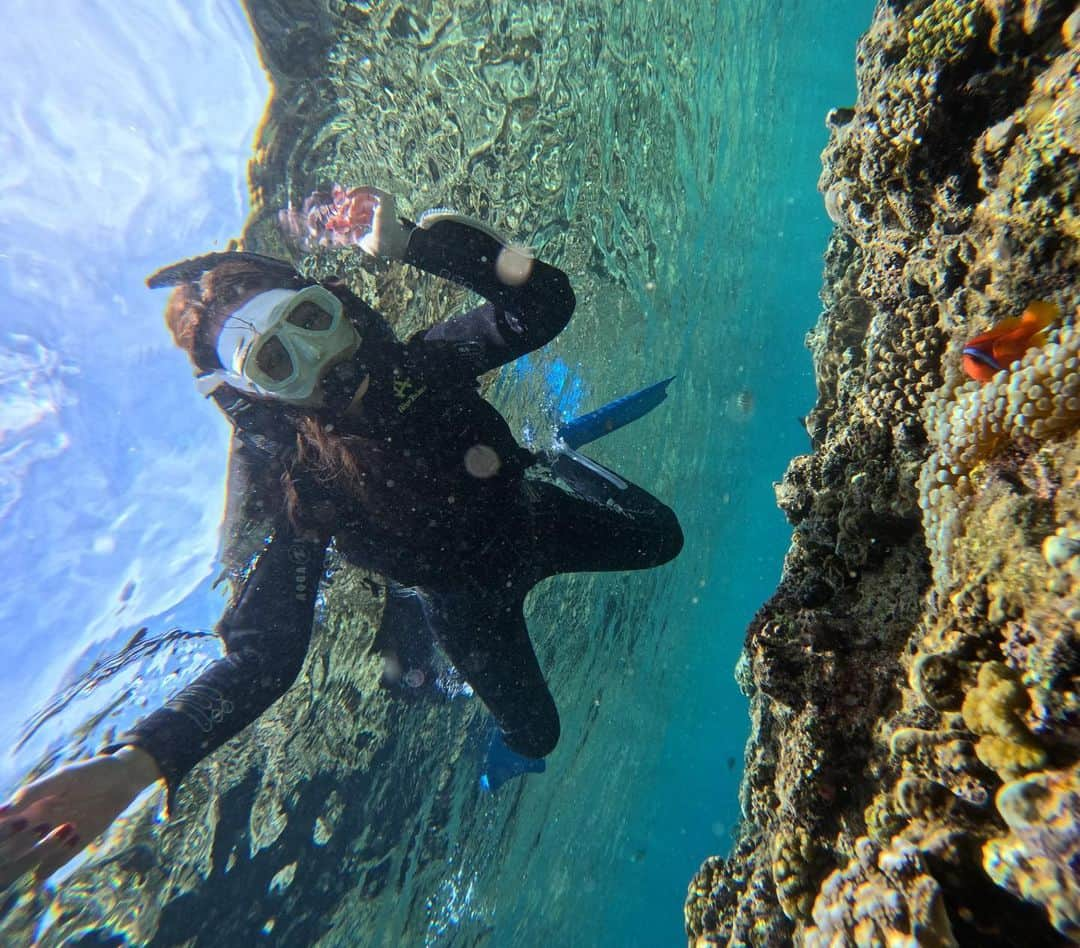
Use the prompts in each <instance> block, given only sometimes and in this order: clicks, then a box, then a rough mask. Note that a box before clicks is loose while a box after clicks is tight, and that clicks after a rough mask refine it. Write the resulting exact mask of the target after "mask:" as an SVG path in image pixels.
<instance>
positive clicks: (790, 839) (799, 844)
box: [772, 827, 814, 921]
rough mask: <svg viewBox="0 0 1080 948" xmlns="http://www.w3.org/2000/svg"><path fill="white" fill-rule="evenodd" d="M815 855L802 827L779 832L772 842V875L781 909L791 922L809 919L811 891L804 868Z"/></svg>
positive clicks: (812, 895)
mask: <svg viewBox="0 0 1080 948" xmlns="http://www.w3.org/2000/svg"><path fill="white" fill-rule="evenodd" d="M813 855H814V843H813V841H812V840H811V839H810V834H809V833H808V832H807V831H806V830H805V829H803V828H802V827H795V828H794V829H790V830H789V829H786V828H784V829H781V830H780V831H779V832H778V833H777V834H776V836H775V837H774V838H773V845H772V874H773V883H774V885H775V886H776V897H777V900H778V901H779V902H780V908H781V909H783V911H784V914H785V915H786V916H787V917H788V918H790V919H791V920H792V921H796V920H798V919H799V918H808V917H809V915H810V909H811V907H812V906H813V904H814V891H813V888H812V887H811V885H810V882H809V880H808V878H807V866H808V865H809V863H810V861H811V860H812V858H813Z"/></svg>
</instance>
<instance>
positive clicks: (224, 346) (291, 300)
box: [216, 285, 360, 405]
mask: <svg viewBox="0 0 1080 948" xmlns="http://www.w3.org/2000/svg"><path fill="white" fill-rule="evenodd" d="M305 304H312V305H314V306H315V307H317V309H318V310H319V311H320V312H321V313H322V314H323V315H325V316H326V317H328V322H327V324H326V325H325V326H323V325H321V323H322V322H323V320H320V319H316V322H317V323H319V324H320V325H318V326H317V327H313V328H307V327H305V326H304V325H302V323H301V321H300V320H298V319H297V315H298V314H299V313H300V311H301V308H302V307H304V306H305ZM359 343H360V334H359V333H358V332H357V331H356V328H355V327H354V326H353V324H352V322H351V321H350V320H349V319H348V318H347V317H346V316H345V308H344V306H343V305H342V302H341V300H339V299H338V298H337V297H336V296H335V295H334V294H333V293H331V292H330V291H329V290H327V289H326V288H325V287H322V286H318V285H315V286H308V287H305V288H304V289H302V290H280V289H279V290H266V291H264V292H262V293H259V294H258V295H257V296H254V297H252V298H251V299H250V300H248V301H247V302H246V303H245V304H244V305H243V306H241V307H240V309H238V310H237V311H236V312H235V313H233V314H232V315H231V316H229V318H228V319H226V320H225V324H224V326H223V327H222V329H221V332H220V333H219V335H218V339H217V345H216V349H217V355H218V359H219V361H220V362H221V364H222V366H223V372H222V373H221V376H220V378H221V379H222V380H223V381H226V382H228V383H229V384H230V385H231V386H233V387H234V388H236V389H239V390H240V391H244V392H250V393H252V394H254V395H261V396H266V397H270V398H278V399H281V400H282V401H286V402H289V403H291V404H296V405H312V404H318V403H319V401H320V400H321V398H320V396H319V395H318V393H317V392H316V389H317V387H318V385H319V383H320V381H321V380H322V379H323V377H324V376H325V374H326V372H327V370H328V369H329V368H330V367H331V366H333V365H335V364H337V363H338V362H340V361H342V359H345V358H347V357H348V356H349V355H351V354H352V353H353V352H355V351H356V348H357V346H358V345H359Z"/></svg>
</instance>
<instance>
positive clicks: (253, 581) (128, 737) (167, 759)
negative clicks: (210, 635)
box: [0, 451, 327, 888]
mask: <svg viewBox="0 0 1080 948" xmlns="http://www.w3.org/2000/svg"><path fill="white" fill-rule="evenodd" d="M241 454H243V452H241ZM237 460H238V457H237V453H236V452H235V451H234V457H233V461H234V462H236V461H237ZM239 460H240V461H241V463H240V464H236V463H234V464H233V465H231V466H230V489H232V488H235V487H237V484H236V483H235V480H236V477H235V476H236V475H237V474H239V473H243V472H242V470H239V469H242V468H243V467H244V466H245V464H244V463H243V462H244V461H250V460H251V459H250V458H246V457H242V456H241V457H240V458H239ZM240 481H241V482H242V483H243V484H245V485H247V484H248V483H249V482H248V480H247V479H246V478H244V477H241V478H240ZM228 527H229V524H226V528H228ZM326 543H327V540H326V539H325V538H321V537H314V536H299V535H297V534H296V533H295V532H294V531H293V530H292V528H291V527H290V526H289V524H288V523H287V521H285V519H284V517H282V523H280V524H279V525H278V526H277V529H276V530H275V532H274V536H273V539H272V540H271V541H270V543H269V544H268V545H267V547H266V548H265V549H264V550H263V552H262V553H261V554H260V555H259V556H258V559H257V560H256V562H255V565H254V567H253V568H252V570H251V572H250V573H249V575H248V578H247V580H246V582H245V583H244V586H243V589H242V590H241V592H240V594H239V595H238V596H237V597H236V599H235V600H234V604H233V605H232V606H231V607H230V608H229V609H228V610H227V611H226V613H225V615H224V616H223V617H222V619H221V621H220V622H219V623H218V631H219V633H220V634H221V636H222V638H223V639H224V641H225V656H224V657H223V658H221V659H219V660H218V661H216V662H214V663H213V664H212V665H211V666H210V667H209V668H207V669H206V671H204V672H203V673H202V674H201V675H200V676H199V677H198V678H197V679H196V680H195V681H193V682H192V683H191V684H189V685H187V686H186V687H185V688H183V689H182V690H181V691H180V692H179V693H177V694H176V695H174V696H173V697H172V698H171V699H170V700H169V701H168V702H166V704H165V705H164V706H163V707H162V708H159V709H158V710H157V711H154V712H153V713H152V714H150V715H149V716H148V717H146V718H144V719H142V720H141V721H140V722H139V723H138V724H137V725H136V726H135V727H134V728H132V730H131V731H130V732H128V733H126V734H124V735H121V736H120V737H119V738H118V739H117V740H116V741H115V742H114V743H113V744H112V745H110V746H109V747H107V748H105V749H104V750H103V751H102V753H100V754H99V755H98V756H96V757H93V758H91V759H89V760H85V761H80V762H79V763H75V764H69V765H67V766H65V767H62V768H60V769H59V770H56V771H54V772H53V773H50V774H48V775H46V776H45V777H42V778H41V779H39V780H36V781H34V782H33V783H31V784H28V785H27V786H25V787H22V788H20V790H19V791H18V792H17V793H16V794H15V795H14V796H13V797H12V798H11V800H9V801H7V803H6V804H5V805H4V806H3V807H0V888H3V887H4V886H6V885H8V884H10V883H11V882H13V881H14V880H15V879H17V878H18V877H19V876H21V875H22V874H23V873H25V872H28V871H30V870H35V872H36V874H37V875H38V877H39V878H44V877H47V876H48V875H50V874H51V873H53V872H54V871H56V869H58V868H59V867H60V866H62V865H63V864H64V863H65V862H67V861H68V860H70V859H72V858H73V857H74V856H75V855H77V854H78V853H79V852H80V851H81V850H82V849H83V848H85V847H86V846H87V845H88V844H89V843H91V842H92V841H93V840H94V839H95V838H96V837H97V836H99V835H100V834H101V833H102V832H103V831H104V830H105V829H107V828H108V826H109V824H110V823H112V821H113V820H115V819H116V817H117V816H119V815H120V814H121V813H122V812H123V811H124V810H125V809H126V808H127V807H128V806H129V805H130V803H131V802H132V801H133V800H134V799H135V798H136V797H137V796H138V795H139V794H140V793H141V792H142V791H143V790H144V789H145V788H146V787H148V786H150V785H151V784H152V783H154V782H156V781H158V780H162V779H163V780H165V782H166V784H167V787H168V794H169V801H170V803H171V801H172V798H173V796H174V795H175V792H176V789H177V786H178V785H179V783H180V782H181V780H182V779H183V777H184V776H185V774H187V772H188V771H189V770H190V769H191V768H192V767H193V766H194V765H195V764H196V763H198V762H199V761H200V760H202V759H203V758H204V757H206V756H207V755H208V754H210V753H212V752H213V751H214V750H215V749H216V748H218V747H219V746H221V744H223V743H224V742H225V741H227V740H228V739H229V738H230V737H232V736H233V735H235V734H237V733H238V732H239V731H241V730H242V729H243V728H244V727H246V726H247V725H248V724H250V723H251V722H252V721H253V720H255V718H257V717H258V716H259V715H260V714H262V712H263V711H265V710H266V709H267V708H268V707H269V706H270V705H271V704H272V703H273V702H274V701H275V700H277V699H278V698H279V697H280V696H281V695H282V694H284V692H285V691H286V689H288V687H289V685H291V684H292V682H293V681H294V680H295V678H296V676H297V674H298V673H299V671H300V668H301V666H302V665H303V661H304V657H305V655H306V653H307V648H308V642H309V641H310V638H311V627H312V623H313V619H314V610H315V595H316V592H317V590H318V586H319V581H320V579H321V577H322V571H323V562H324V558H325V551H326Z"/></svg>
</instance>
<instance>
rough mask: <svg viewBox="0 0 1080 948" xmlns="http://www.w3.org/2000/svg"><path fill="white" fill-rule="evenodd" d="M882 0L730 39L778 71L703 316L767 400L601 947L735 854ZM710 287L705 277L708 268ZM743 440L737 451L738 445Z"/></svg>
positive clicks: (690, 625) (752, 108) (754, 421)
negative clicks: (767, 608)
mask: <svg viewBox="0 0 1080 948" xmlns="http://www.w3.org/2000/svg"><path fill="white" fill-rule="evenodd" d="M873 6H874V5H873V3H871V2H868V0H861V2H846V3H797V4H782V5H779V4H778V5H773V8H772V9H771V10H770V11H769V13H768V15H757V16H754V15H752V14H749V15H748V16H747V19H746V20H745V21H744V22H743V25H744V26H745V32H744V33H742V35H740V36H739V37H738V39H737V40H735V41H733V43H732V46H734V48H736V49H738V50H739V51H740V53H741V59H743V60H745V61H746V63H747V64H748V65H747V68H751V67H750V66H749V64H750V63H754V64H756V66H757V68H760V69H761V70H762V72H763V73H764V76H763V84H764V86H765V87H766V88H767V89H768V90H769V93H768V94H767V96H766V97H764V98H762V99H760V100H757V101H749V102H747V103H746V108H745V110H744V111H742V112H740V113H739V114H738V115H735V116H732V117H731V119H732V121H733V122H734V123H736V124H737V125H738V126H739V132H740V134H739V135H738V137H737V139H736V140H737V141H738V146H739V147H738V156H737V157H736V158H735V159H734V160H733V161H732V162H731V165H730V166H731V167H732V169H733V170H734V172H735V173H734V174H733V176H732V178H730V179H728V180H725V181H724V182H722V183H721V185H720V186H719V187H718V188H717V190H716V192H715V193H714V194H713V195H711V200H710V206H709V207H708V208H707V209H706V214H705V224H704V226H703V228H702V232H701V234H700V236H699V238H698V240H697V241H696V242H695V244H696V246H695V245H691V248H687V249H694V250H698V249H699V248H705V247H712V248H716V249H715V251H714V253H715V254H716V258H718V259H715V264H716V265H717V266H719V267H723V266H724V265H725V262H726V260H729V259H731V258H732V257H738V258H740V259H741V260H742V261H743V266H744V268H745V269H744V270H743V272H742V275H741V278H740V281H739V284H738V287H737V288H735V289H734V290H733V291H732V292H731V293H730V295H729V296H728V297H727V298H726V299H723V298H722V299H712V298H710V294H709V293H708V291H707V290H706V291H705V294H704V299H703V301H702V306H701V308H702V309H703V310H704V312H703V313H702V318H704V319H706V320H714V321H715V322H716V323H718V324H719V323H723V324H725V325H732V324H734V325H736V326H738V327H739V329H738V330H737V336H736V338H735V339H734V340H733V341H732V343H731V344H730V345H729V346H727V347H725V348H724V349H723V350H722V351H721V352H719V353H717V354H716V355H717V356H719V358H720V359H721V362H720V364H718V365H717V370H718V371H720V372H723V371H724V370H725V369H726V368H729V367H730V365H731V363H736V364H738V363H741V364H743V365H745V367H746V370H745V373H744V374H743V376H742V378H744V380H745V383H744V384H745V387H746V388H747V389H748V390H749V391H751V392H752V393H753V395H754V410H753V412H752V414H750V415H749V417H747V418H745V419H743V420H742V421H741V423H740V425H739V426H738V427H737V428H736V430H734V431H731V430H730V429H729V430H727V431H724V430H721V431H720V432H719V433H718V434H717V436H716V438H715V439H714V441H713V444H712V453H713V456H714V457H715V458H716V459H717V462H718V464H719V466H720V467H721V468H722V469H723V472H724V476H723V478H722V479H721V482H720V483H718V484H717V485H716V491H717V492H718V493H720V495H721V497H722V496H723V494H728V495H729V496H730V500H729V502H727V503H725V504H723V506H722V511H723V513H722V516H721V517H720V518H719V520H718V521H717V520H714V519H713V517H714V509H715V508H714V507H713V506H712V504H711V502H710V501H711V498H715V496H716V494H715V493H712V492H709V491H706V492H704V493H703V495H702V496H701V498H700V501H699V502H700V504H701V506H700V507H699V508H697V509H694V508H691V509H682V510H680V513H681V515H682V516H683V517H684V519H685V520H686V521H687V522H689V523H694V522H696V521H697V520H698V518H699V517H700V518H702V519H704V520H706V522H711V523H712V528H713V530H714V531H715V532H714V533H713V534H712V536H711V537H710V550H709V568H710V582H709V583H708V585H707V586H706V588H705V589H704V590H703V591H702V595H701V597H700V601H699V602H698V603H696V604H693V605H692V606H691V607H689V608H686V609H685V610H683V611H681V614H680V616H679V621H680V622H686V623H687V631H686V634H685V635H684V636H683V637H682V642H681V647H680V649H679V652H678V654H677V655H673V656H672V661H673V662H674V663H675V664H676V665H677V667H678V668H679V669H680V673H679V674H678V675H677V676H676V681H675V683H674V687H675V688H676V694H675V695H674V696H673V697H672V699H671V705H670V718H669V720H668V722H667V726H666V731H665V737H664V741H663V744H662V746H661V747H660V749H659V756H658V759H657V761H656V764H655V769H654V772H653V775H652V778H651V781H650V782H649V783H648V784H647V785H644V786H642V787H641V788H640V793H639V794H637V799H636V800H635V803H634V806H633V810H632V815H631V816H630V817H629V819H628V826H630V827H633V829H632V830H631V831H629V832H628V834H627V836H628V838H627V840H626V842H625V847H624V850H623V852H622V853H621V854H620V855H621V856H622V862H621V865H620V867H619V873H618V882H617V885H616V889H617V891H618V893H619V896H618V898H615V899H611V900H610V901H607V903H606V905H605V910H604V912H603V914H602V916H601V919H602V922H601V925H600V933H601V934H600V935H599V937H598V938H597V939H596V940H595V941H588V940H586V941H583V942H582V943H583V944H585V943H589V944H597V945H620V946H640V948H649V946H659V945H674V944H680V943H681V941H682V939H681V925H682V899H683V898H684V897H685V894H686V886H687V883H688V882H689V880H690V877H691V875H692V874H693V872H694V871H696V870H697V868H698V867H699V865H700V864H701V862H702V861H703V859H704V858H705V857H706V856H708V855H712V854H724V853H726V852H727V850H728V848H729V846H730V845H731V834H732V833H733V832H735V831H736V826H735V823H736V821H737V820H738V818H739V808H738V780H739V777H740V775H741V770H742V754H743V745H744V742H745V740H746V737H747V733H748V719H747V716H746V702H745V699H744V698H743V697H742V696H741V695H740V694H739V692H738V689H737V687H736V685H735V682H734V680H733V670H734V667H735V662H736V660H737V659H738V655H739V651H740V649H741V646H742V637H743V633H744V631H745V628H746V625H747V624H748V622H749V620H750V618H751V617H752V616H753V614H754V612H755V611H756V610H757V609H758V608H759V607H760V606H761V605H762V604H763V603H764V602H765V600H766V599H767V598H768V597H769V596H770V595H771V594H772V591H773V589H774V587H775V585H776V582H777V581H778V579H779V576H780V569H781V565H782V561H783V555H784V553H785V552H786V549H787V545H788V541H789V538H790V530H789V528H788V526H787V524H786V522H785V520H784V518H783V516H782V515H781V514H780V512H779V511H778V510H777V508H776V505H775V500H774V496H773V491H772V484H773V482H774V481H777V480H779V479H780V477H781V475H782V473H783V471H784V469H785V467H786V465H787V463H788V461H789V460H790V459H791V458H792V457H793V456H794V455H796V454H801V453H805V452H806V451H808V450H809V443H808V439H807V436H806V433H805V430H804V429H803V428H802V425H801V422H800V418H801V416H803V415H804V414H805V413H806V412H807V411H808V410H809V408H810V407H811V405H812V404H813V399H814V396H815V390H814V384H813V372H812V368H811V365H810V358H809V353H808V351H807V350H806V348H805V346H804V344H803V339H804V335H805V333H806V332H807V331H808V330H809V329H810V328H811V326H812V325H813V323H814V322H815V321H816V319H817V315H818V312H819V304H818V292H819V290H820V288H821V270H822V259H821V258H822V253H823V251H824V247H825V243H826V240H827V238H828V235H829V233H830V231H831V224H830V222H829V220H828V219H827V217H826V215H825V213H824V210H823V208H822V204H821V197H820V195H819V194H818V193H817V190H816V187H815V184H816V180H817V176H818V174H819V171H820V159H819V152H820V150H821V149H822V148H823V147H824V144H825V141H826V131H825V127H824V117H825V115H826V113H827V112H828V110H829V109H830V108H833V107H835V106H840V105H849V104H851V102H853V100H854V97H855V80H854V51H855V43H856V40H857V38H858V37H859V35H860V34H861V33H862V32H863V31H864V30H865V29H866V27H867V26H868V25H869V22H870V17H871V15H872V12H873ZM740 165H743V166H745V167H747V168H755V169H756V170H757V172H758V173H759V174H760V177H759V178H758V180H757V182H756V185H755V187H756V196H755V207H756V213H755V216H754V217H753V219H751V220H731V219H729V218H727V217H726V216H725V214H724V207H725V205H727V204H728V203H729V201H730V193H731V192H732V191H735V190H738V189H739V188H740V186H741V185H740V183H739V176H738V171H737V169H738V168H739V166H740ZM682 268H683V271H684V272H685V273H686V274H687V283H688V285H691V284H692V282H693V274H695V273H697V272H700V262H699V260H698V259H696V258H695V255H694V254H693V253H689V254H686V255H685V256H684V260H683V263H682ZM706 285H707V281H706ZM733 451H734V452H735V454H736V456H735V457H732V453H733Z"/></svg>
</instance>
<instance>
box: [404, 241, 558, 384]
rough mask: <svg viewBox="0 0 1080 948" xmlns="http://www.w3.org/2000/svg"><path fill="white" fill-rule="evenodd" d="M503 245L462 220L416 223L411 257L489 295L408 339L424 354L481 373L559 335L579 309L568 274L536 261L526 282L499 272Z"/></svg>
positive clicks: (472, 373)
mask: <svg viewBox="0 0 1080 948" xmlns="http://www.w3.org/2000/svg"><path fill="white" fill-rule="evenodd" d="M504 249H505V245H504V244H502V243H501V242H500V241H499V240H497V239H496V238H495V237H493V236H491V235H490V234H488V233H486V232H485V231H483V230H480V229H478V228H475V227H470V226H469V225H468V224H464V223H461V222H459V221H451V220H443V221H438V222H436V223H435V224H433V225H432V226H431V227H430V228H423V227H417V228H415V229H414V230H413V232H412V235H411V236H410V238H409V248H408V251H407V252H406V255H405V262H406V263H409V264H412V265H413V266H415V267H418V268H420V269H421V270H425V271H427V272H428V273H431V274H434V275H435V276H438V277H441V278H443V279H446V280H451V281H453V282H454V283H458V284H460V285H461V286H464V287H466V288H468V289H470V290H472V291H473V292H474V293H478V294H479V295H480V296H482V297H484V298H485V299H486V300H488V303H487V305H485V306H481V307H479V308H478V309H474V310H472V311H471V312H468V313H465V314H463V315H461V316H455V317H453V318H452V319H448V320H446V321H445V322H442V323H439V324H438V325H437V326H434V327H432V328H431V329H429V330H427V331H426V332H423V333H419V334H418V335H417V336H414V337H413V338H412V339H411V340H410V341H409V346H410V348H411V349H412V350H413V351H414V352H416V353H417V354H418V355H420V356H422V357H426V358H428V359H438V360H440V361H443V362H445V363H450V364H451V366H452V367H453V368H455V369H457V370H459V371H461V372H462V374H463V375H466V376H469V377H472V378H475V377H476V376H478V375H482V374H483V373H484V372H487V371H488V370H490V369H493V368H496V367H497V366H500V365H503V364H504V363H506V362H511V361H513V360H514V359H516V358H518V356H522V355H524V354H525V353H527V352H532V351H533V350H534V349H539V348H540V347H541V346H543V345H546V344H547V343H548V342H550V341H551V340H552V339H554V338H555V337H556V336H557V335H558V334H559V333H560V332H561V331H562V329H563V327H564V326H566V324H567V323H568V322H569V321H570V316H571V315H572V314H573V312H574V305H575V299H574V291H573V289H572V288H571V287H570V281H569V280H568V279H567V277H566V274H565V273H563V272H562V270H559V269H558V268H557V267H553V266H552V265H551V264H549V263H544V261H542V260H535V259H534V260H530V261H529V266H528V270H527V274H524V276H525V278H524V279H523V280H521V282H517V281H516V280H515V281H514V282H513V283H508V282H505V281H504V280H503V279H500V277H499V272H498V271H499V268H498V260H499V255H500V253H502V252H503V250H504Z"/></svg>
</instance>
